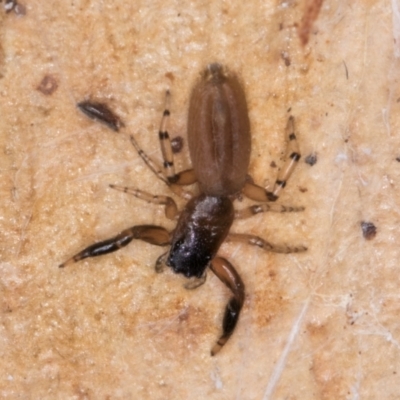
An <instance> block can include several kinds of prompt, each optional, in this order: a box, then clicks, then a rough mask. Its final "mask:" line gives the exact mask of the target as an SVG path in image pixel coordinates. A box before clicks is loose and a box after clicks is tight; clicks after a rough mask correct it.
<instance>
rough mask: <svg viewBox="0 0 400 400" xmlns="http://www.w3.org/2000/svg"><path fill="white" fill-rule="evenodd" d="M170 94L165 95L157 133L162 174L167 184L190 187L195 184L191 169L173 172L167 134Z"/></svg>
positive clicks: (172, 161)
mask: <svg viewBox="0 0 400 400" xmlns="http://www.w3.org/2000/svg"><path fill="white" fill-rule="evenodd" d="M170 97H171V95H170V92H169V90H167V91H166V93H165V108H164V112H163V116H162V118H161V123H160V130H159V132H158V137H159V139H160V147H161V152H162V156H163V160H164V174H165V176H166V177H167V180H168V182H169V183H174V184H178V185H190V184H192V183H194V182H196V177H195V175H194V171H193V169H188V170H185V171H182V172H180V173H179V174H177V173H176V172H175V165H174V153H173V151H172V146H171V140H170V138H169V134H168V129H167V127H168V123H169V118H170V115H171V112H170V110H169V105H170Z"/></svg>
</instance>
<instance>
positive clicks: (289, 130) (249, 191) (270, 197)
mask: <svg viewBox="0 0 400 400" xmlns="http://www.w3.org/2000/svg"><path fill="white" fill-rule="evenodd" d="M285 131H286V136H287V140H288V144H287V148H286V155H285V160H286V161H285V163H284V165H283V167H282V169H281V170H280V172H279V174H278V177H277V179H276V181H275V185H274V187H273V188H272V190H271V189H270V188H266V189H264V188H263V187H261V186H258V185H256V184H255V183H253V182H250V181H248V182H246V183H245V185H244V188H243V190H242V192H243V194H244V195H245V196H247V197H249V198H250V199H252V200H256V201H275V200H277V198H278V195H279V192H280V191H281V190H282V189H283V188H284V187H285V186H286V183H287V181H288V180H289V178H290V176H291V175H292V173H293V171H294V169H295V167H296V165H297V163H298V161H299V160H300V157H301V155H300V150H299V144H298V143H297V139H296V134H295V130H294V117H293V116H290V117H289V119H288V122H287V125H286V129H285Z"/></svg>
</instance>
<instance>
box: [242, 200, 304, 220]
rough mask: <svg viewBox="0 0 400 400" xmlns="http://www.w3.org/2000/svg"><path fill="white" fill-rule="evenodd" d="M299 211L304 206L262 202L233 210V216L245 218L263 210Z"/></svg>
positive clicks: (279, 211) (302, 209)
mask: <svg viewBox="0 0 400 400" xmlns="http://www.w3.org/2000/svg"><path fill="white" fill-rule="evenodd" d="M299 211H304V207H291V206H284V205H280V204H270V203H263V204H255V205H253V206H250V207H246V208H243V209H241V210H235V218H238V219H245V218H249V217H252V216H253V215H256V214H260V213H263V212H278V213H285V212H299Z"/></svg>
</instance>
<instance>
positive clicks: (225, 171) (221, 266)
mask: <svg viewBox="0 0 400 400" xmlns="http://www.w3.org/2000/svg"><path fill="white" fill-rule="evenodd" d="M169 98H170V94H169V92H168V91H167V93H166V103H165V109H164V113H163V116H162V119H161V126H160V131H159V140H160V146H161V151H162V156H163V160H164V162H163V168H160V167H159V166H158V165H157V163H156V162H154V161H153V160H152V159H151V158H149V157H148V156H147V155H146V154H145V153H144V152H143V150H142V149H141V148H140V147H139V145H138V143H137V141H136V140H135V138H134V137H133V136H130V140H131V142H132V144H133V146H134V147H135V148H136V150H137V152H138V154H139V156H140V157H141V158H142V159H143V161H144V162H145V163H146V164H147V166H148V167H149V168H150V169H151V170H152V171H153V172H154V174H155V175H156V176H157V177H158V178H159V179H161V180H162V181H163V182H164V183H165V184H166V185H167V186H168V187H169V188H170V189H171V190H172V192H173V193H175V194H178V195H180V196H183V197H184V198H187V199H188V202H187V204H186V206H185V207H184V209H183V210H182V211H179V210H178V207H177V205H176V203H175V201H174V200H173V199H172V198H171V197H170V196H154V195H152V194H150V193H147V192H145V191H142V190H139V189H135V188H131V187H124V186H118V185H110V187H111V188H114V189H117V190H120V191H122V192H125V193H129V194H132V195H134V196H136V197H138V198H139V199H142V200H145V201H147V202H150V203H153V204H158V205H162V206H164V207H165V215H166V217H167V218H169V219H172V220H177V225H176V228H175V229H174V230H173V231H171V232H169V231H168V230H167V229H165V228H163V227H161V226H156V225H134V226H132V227H131V228H128V229H125V230H123V231H122V232H120V233H119V234H118V235H116V236H114V237H112V238H110V239H107V240H104V241H101V242H98V243H95V244H93V245H91V246H89V247H87V248H85V249H84V250H82V251H81V252H79V253H77V254H76V255H74V256H73V257H71V258H70V259H69V260H67V261H66V262H64V263H63V264H61V265H60V267H65V266H67V265H69V264H71V263H75V262H77V261H80V260H82V259H84V258H87V257H95V256H100V255H103V254H106V253H110V252H113V251H116V250H119V249H120V248H122V247H124V246H126V245H128V244H129V243H130V242H131V241H132V240H133V239H139V240H142V241H144V242H147V243H151V244H154V245H157V246H169V250H168V251H167V252H165V253H164V254H162V255H161V256H160V257H159V258H158V259H157V261H156V264H155V269H156V271H157V272H161V271H162V270H163V269H164V267H166V266H167V267H170V268H172V270H173V271H174V272H175V273H180V274H183V275H184V276H185V277H187V278H189V281H188V283H187V284H186V285H185V287H186V288H187V289H194V288H197V287H198V286H200V285H201V284H203V283H204V282H205V280H206V272H207V270H208V269H210V270H211V271H212V272H213V273H214V274H215V275H216V276H217V277H218V278H219V279H220V280H221V281H222V282H223V283H224V284H225V285H226V286H227V287H228V288H229V289H230V290H231V292H232V294H233V296H232V297H231V298H230V300H229V301H228V304H227V306H226V309H225V314H224V317H223V323H222V331H223V332H222V335H221V336H220V337H219V339H218V341H217V342H216V344H215V345H214V346H213V348H212V350H211V355H215V354H217V353H218V352H219V351H220V349H221V348H222V347H223V346H224V345H225V343H226V342H227V340H228V339H229V338H230V336H231V335H232V333H233V331H234V329H235V327H236V324H237V322H238V319H239V314H240V310H241V308H242V305H243V302H244V298H245V287H244V284H243V281H242V279H241V278H240V276H239V274H238V273H237V272H236V269H235V268H234V267H233V265H232V264H231V263H230V261H228V260H227V259H226V258H224V257H221V256H218V250H219V248H220V246H221V245H222V243H223V242H224V241H225V240H227V241H238V242H242V243H243V242H244V243H247V244H250V245H253V246H257V247H260V248H262V249H264V250H267V251H273V252H277V253H292V252H302V251H305V250H307V248H306V247H305V246H297V247H289V246H286V245H276V244H272V243H270V242H267V241H266V240H264V239H262V238H260V237H258V236H255V235H252V234H243V233H231V232H230V228H231V225H232V222H233V220H234V219H235V218H249V217H251V216H253V215H255V214H259V213H263V212H267V211H272V212H298V211H303V210H304V207H288V206H284V205H278V204H271V202H274V201H276V200H277V199H278V195H279V193H280V191H281V190H282V189H283V188H284V187H285V185H286V182H287V180H288V178H289V177H290V175H291V174H292V172H293V170H294V168H295V166H296V164H297V162H298V161H299V159H300V153H299V148H298V143H297V140H296V135H295V133H294V118H293V116H290V117H289V119H288V122H287V126H286V135H287V139H288V144H287V151H286V160H285V162H284V165H283V168H282V169H281V170H280V172H279V174H278V178H277V180H276V182H275V184H274V185H273V187H267V188H263V187H261V186H258V185H256V184H255V183H253V180H252V179H251V178H250V177H249V176H248V174H247V171H248V166H249V161H250V150H251V136H250V121H249V117H248V110H247V103H246V98H245V93H244V90H243V88H242V85H241V83H240V80H239V78H238V76H237V75H236V74H234V73H233V72H231V71H229V70H228V69H226V68H225V67H223V66H222V65H221V64H218V63H212V64H209V65H208V66H207V67H206V69H205V70H204V71H203V73H202V75H201V77H200V79H199V80H198V82H197V83H196V84H195V86H194V88H193V90H192V94H191V98H190V105H189V115H188V124H187V127H188V128H187V129H188V144H189V152H190V157H191V160H192V164H193V168H191V169H188V170H185V171H182V172H179V173H177V172H175V167H174V156H173V151H172V147H171V141H170V138H169V135H168V131H167V125H168V120H169V118H170V111H169ZM78 107H79V108H80V109H81V110H82V111H83V112H84V113H86V114H87V115H88V116H89V117H91V118H92V119H97V120H98V121H100V122H102V123H105V124H106V125H108V126H109V127H110V128H112V129H114V130H119V128H120V127H123V126H124V125H123V124H122V122H121V121H120V120H119V118H118V117H117V116H116V115H115V114H113V112H112V111H110V110H109V109H108V108H107V106H105V105H103V104H101V103H95V102H90V101H86V102H82V103H79V104H78ZM195 182H197V184H198V187H199V194H197V195H195V196H194V195H191V194H190V193H188V192H186V191H183V189H182V186H184V185H190V184H193V183H195ZM240 193H241V194H243V195H244V196H247V197H248V198H250V199H252V200H255V201H258V202H262V203H261V204H257V205H253V206H250V207H247V208H244V209H241V210H235V209H234V207H233V201H234V199H235V198H237V197H238V194H240Z"/></svg>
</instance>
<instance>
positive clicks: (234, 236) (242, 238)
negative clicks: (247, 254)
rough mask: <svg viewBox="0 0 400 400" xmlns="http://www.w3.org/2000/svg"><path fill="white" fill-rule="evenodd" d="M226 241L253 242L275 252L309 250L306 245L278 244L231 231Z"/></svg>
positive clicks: (285, 252) (254, 244) (252, 243)
mask: <svg viewBox="0 0 400 400" xmlns="http://www.w3.org/2000/svg"><path fill="white" fill-rule="evenodd" d="M226 241H228V242H242V243H245V244H251V245H253V246H257V247H260V248H261V249H263V250H266V251H272V252H274V253H284V254H287V253H300V252H303V251H306V250H307V247H305V246H296V247H293V246H287V245H285V244H284V245H277V244H272V243H269V242H267V241H266V240H264V239H262V238H260V237H258V236H256V235H251V234H247V233H230V234H229V235H228V236H227V238H226Z"/></svg>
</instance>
